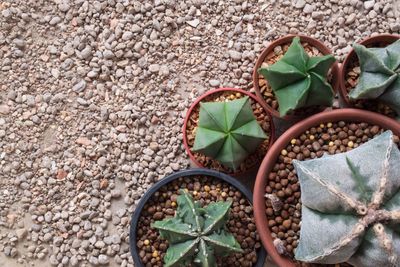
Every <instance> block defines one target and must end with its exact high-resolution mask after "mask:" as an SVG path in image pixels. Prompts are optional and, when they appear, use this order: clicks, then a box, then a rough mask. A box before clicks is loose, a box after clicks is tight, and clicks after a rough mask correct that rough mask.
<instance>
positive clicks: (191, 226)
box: [152, 190, 243, 267]
mask: <svg viewBox="0 0 400 267" xmlns="http://www.w3.org/2000/svg"><path fill="white" fill-rule="evenodd" d="M177 201H178V209H177V211H176V216H175V217H174V218H169V219H165V220H162V221H156V222H155V223H153V224H152V227H153V228H156V229H158V230H159V232H160V236H161V237H163V238H165V239H167V240H168V242H169V248H168V250H167V253H166V255H165V257H164V263H165V264H164V266H165V267H169V266H171V267H186V266H187V265H188V264H190V263H194V264H195V265H196V266H202V267H213V266H216V257H218V256H220V257H224V256H227V255H229V254H230V253H242V252H243V251H242V249H241V248H240V245H239V243H238V242H237V241H236V239H235V237H234V236H233V235H232V234H231V233H229V232H227V231H226V230H225V229H224V228H225V224H226V222H227V220H228V216H229V210H230V207H231V204H232V202H228V201H227V202H223V201H221V202H215V203H211V204H209V205H208V206H207V207H205V208H201V207H200V205H199V204H198V203H197V202H194V201H193V198H192V197H191V195H190V194H189V193H187V192H186V191H185V190H180V196H179V197H178V200H177Z"/></svg>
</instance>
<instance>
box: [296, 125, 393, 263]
mask: <svg viewBox="0 0 400 267" xmlns="http://www.w3.org/2000/svg"><path fill="white" fill-rule="evenodd" d="M399 162H400V151H399V149H398V147H397V146H396V144H395V143H394V142H393V134H392V132H390V131H386V132H384V133H382V134H381V135H379V136H377V137H375V138H374V139H372V140H370V141H368V142H367V143H365V144H363V145H361V146H359V147H357V148H355V149H353V150H351V151H349V152H346V153H341V154H336V155H332V156H328V155H326V156H323V157H321V158H318V159H314V160H308V161H297V160H294V161H293V164H294V166H295V168H296V172H297V175H298V177H299V180H300V185H301V200H302V205H303V206H302V223H301V229H300V242H299V245H298V247H297V249H296V250H295V257H296V259H297V260H300V261H305V262H313V263H321V264H336V263H341V262H348V263H350V264H352V265H353V266H355V267H361V266H362V267H375V266H400V168H399Z"/></svg>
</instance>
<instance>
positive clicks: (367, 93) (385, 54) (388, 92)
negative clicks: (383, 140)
mask: <svg viewBox="0 0 400 267" xmlns="http://www.w3.org/2000/svg"><path fill="white" fill-rule="evenodd" d="M353 47H354V50H355V52H356V53H357V56H358V59H359V61H360V69H361V74H360V78H359V80H358V83H357V85H356V87H355V88H354V89H353V90H352V91H351V92H350V93H349V98H350V100H358V99H377V100H379V101H381V102H383V103H385V104H387V105H388V106H389V107H391V108H392V109H393V110H394V111H396V113H397V115H400V40H397V41H396V42H394V43H392V44H391V45H388V46H386V47H383V48H366V47H365V46H363V45H360V44H354V46H353Z"/></svg>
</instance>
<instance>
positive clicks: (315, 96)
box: [253, 35, 338, 120]
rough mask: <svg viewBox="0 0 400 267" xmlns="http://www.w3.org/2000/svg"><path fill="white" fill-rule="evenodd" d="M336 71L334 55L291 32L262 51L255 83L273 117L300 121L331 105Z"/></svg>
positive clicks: (319, 45) (335, 87) (254, 72)
mask: <svg viewBox="0 0 400 267" xmlns="http://www.w3.org/2000/svg"><path fill="white" fill-rule="evenodd" d="M337 73H338V65H337V63H336V60H335V58H334V57H333V56H332V55H331V52H330V51H329V49H328V48H327V47H325V46H324V45H323V44H322V43H321V42H319V41H317V40H316V39H313V38H311V37H307V36H303V35H299V36H295V35H288V36H285V37H283V38H280V39H278V40H276V41H274V42H272V43H271V44H270V45H269V46H268V47H267V48H266V49H265V50H264V51H263V52H262V53H261V55H260V57H259V58H258V60H257V63H256V65H255V68H254V71H253V85H254V88H255V91H256V94H257V96H258V97H259V98H260V99H262V100H263V102H264V103H265V104H266V107H267V108H268V110H269V111H270V112H271V113H272V115H273V116H275V117H278V118H284V119H286V120H298V119H300V118H301V117H304V116H307V115H309V114H312V113H315V112H318V111H320V110H321V109H323V108H326V107H330V106H332V102H333V98H334V96H335V92H336V90H337V87H338V83H337V79H336V77H337Z"/></svg>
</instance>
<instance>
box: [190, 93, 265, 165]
mask: <svg viewBox="0 0 400 267" xmlns="http://www.w3.org/2000/svg"><path fill="white" fill-rule="evenodd" d="M266 138H267V136H266V134H265V133H264V131H263V129H262V128H261V126H260V125H259V124H258V122H257V119H256V117H255V116H254V114H253V109H252V107H251V104H250V99H249V97H247V96H246V97H243V98H240V99H236V100H233V101H228V102H204V103H200V114H199V123H198V127H197V129H196V137H195V140H194V145H193V148H192V150H193V151H194V152H199V153H202V154H204V155H206V156H208V157H211V158H213V159H215V160H218V161H219V162H221V163H222V164H223V165H225V166H227V167H229V168H232V169H234V170H236V169H237V168H238V167H239V166H240V164H241V163H242V162H243V161H244V160H245V159H246V158H247V157H248V156H249V155H250V154H252V153H254V152H255V151H256V150H257V148H258V146H259V145H260V144H261V143H262V142H263V141H264V140H265V139H266Z"/></svg>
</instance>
